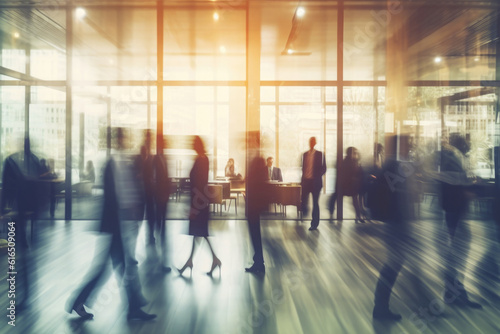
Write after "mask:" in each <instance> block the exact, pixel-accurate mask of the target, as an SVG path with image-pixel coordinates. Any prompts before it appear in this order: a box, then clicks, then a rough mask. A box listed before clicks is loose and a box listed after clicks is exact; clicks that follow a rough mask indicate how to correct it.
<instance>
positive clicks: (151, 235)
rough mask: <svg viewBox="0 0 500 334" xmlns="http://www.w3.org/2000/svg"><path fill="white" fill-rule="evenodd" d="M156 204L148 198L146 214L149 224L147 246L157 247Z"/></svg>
mask: <svg viewBox="0 0 500 334" xmlns="http://www.w3.org/2000/svg"><path fill="white" fill-rule="evenodd" d="M155 209H156V208H155V203H154V201H153V199H152V198H149V197H148V198H146V203H145V212H146V221H147V223H148V225H147V226H148V228H147V232H146V246H155V223H156V217H155V216H156V214H155V211H156V210H155Z"/></svg>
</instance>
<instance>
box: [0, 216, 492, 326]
mask: <svg viewBox="0 0 500 334" xmlns="http://www.w3.org/2000/svg"><path fill="white" fill-rule="evenodd" d="M465 223H466V224H468V225H469V226H470V228H471V232H472V239H471V250H470V253H469V256H468V262H467V263H468V265H467V268H466V275H465V276H466V277H465V285H466V287H467V288H468V290H469V291H470V293H471V299H474V300H476V301H479V302H480V303H481V304H482V305H483V306H484V308H483V310H471V309H465V308H454V307H446V308H444V307H443V305H442V303H441V302H440V301H441V297H442V290H443V282H442V279H441V277H442V274H441V268H442V263H441V260H440V256H439V254H440V253H441V252H442V251H441V249H442V243H443V242H444V241H445V240H446V235H445V234H444V233H443V231H442V223H441V222H440V221H435V220H427V221H418V222H415V223H413V224H412V227H413V235H414V236H415V240H414V243H412V244H409V245H408V246H407V250H408V253H409V257H408V260H407V262H406V264H405V267H404V269H403V270H402V271H401V273H400V275H399V277H398V280H397V282H396V285H395V288H394V295H393V298H392V300H391V308H392V309H393V310H394V311H397V312H399V313H401V314H402V315H403V320H402V321H400V322H397V323H385V322H379V321H373V320H372V317H371V311H372V308H373V290H374V287H375V284H376V279H377V276H378V271H379V269H380V268H381V266H382V264H383V262H384V261H385V259H386V253H385V247H384V244H383V241H382V238H381V237H382V236H383V234H384V233H385V231H386V228H387V226H385V225H383V224H381V223H376V222H373V223H367V224H355V223H354V222H353V221H352V220H345V221H344V222H343V223H341V222H333V223H330V222H329V221H328V220H323V221H321V224H320V226H319V230H318V231H314V232H310V231H308V230H307V228H308V227H309V224H308V223H307V222H303V223H301V222H300V221H290V220H266V221H263V222H262V233H263V244H264V258H265V261H266V266H267V267H266V269H267V271H266V274H265V275H264V276H255V275H252V274H247V273H245V272H244V267H245V266H247V265H249V264H251V257H252V249H251V245H250V241H249V236H248V232H247V224H246V221H244V220H215V221H212V222H211V225H210V228H211V233H212V235H213V237H212V238H211V240H212V241H213V244H214V247H215V250H216V252H217V254H218V256H219V257H220V258H221V260H222V276H221V277H219V276H218V274H215V275H214V277H213V278H210V277H209V276H207V275H206V274H205V272H206V271H207V270H208V269H209V267H210V264H211V259H210V256H209V250H208V248H207V245H206V243H205V242H204V244H203V246H202V247H201V248H200V249H199V251H198V252H197V255H196V257H195V262H194V270H193V273H192V276H190V275H189V273H187V274H186V273H185V274H184V277H183V276H179V275H178V273H176V272H175V271H174V272H172V273H170V274H166V275H165V274H162V273H160V272H158V271H157V270H156V267H155V265H154V262H153V263H151V262H150V261H149V262H148V261H147V259H146V257H145V251H144V249H145V247H144V233H143V232H144V231H143V230H141V234H140V235H139V243H138V245H137V258H138V261H139V266H140V273H141V280H142V284H143V292H144V294H145V296H146V297H147V298H148V299H149V301H150V303H149V304H148V305H147V306H146V307H145V308H144V309H145V310H146V311H147V312H151V313H156V314H157V315H158V318H157V319H156V320H154V321H150V322H142V323H141V322H139V323H129V322H127V320H126V310H125V308H124V303H123V302H122V297H121V295H120V290H119V288H118V285H117V282H116V280H115V279H114V278H111V279H110V280H109V281H108V283H107V284H106V285H105V286H104V287H103V288H102V289H101V291H100V294H99V295H98V296H97V298H96V302H95V304H94V305H93V307H92V311H93V312H94V313H95V318H94V320H91V321H81V320H80V319H79V318H78V317H77V316H75V315H69V314H66V313H65V312H64V311H63V308H64V303H65V301H66V299H67V298H68V296H69V295H70V293H71V292H72V291H73V290H74V289H75V288H77V287H78V286H79V284H80V283H81V281H82V280H83V279H84V276H85V273H86V272H87V270H88V269H89V267H90V265H91V263H92V259H93V254H94V251H95V249H96V244H102V242H104V239H105V238H104V237H103V236H99V235H98V234H97V233H96V232H95V230H96V229H97V222H93V221H70V222H65V221H40V222H38V223H37V227H36V230H35V243H34V245H33V248H32V250H33V254H34V262H35V265H36V270H33V271H34V273H33V274H34V276H36V277H37V279H36V283H35V286H34V288H33V290H34V295H35V296H36V297H35V298H34V301H33V304H32V307H31V309H30V310H28V311H26V312H24V313H22V314H19V315H18V317H17V321H16V328H15V329H13V328H11V327H10V326H8V325H7V320H6V317H5V315H2V317H1V318H0V319H1V320H0V333H10V332H13V333H14V332H18V333H51V334H62V333H144V334H146V333H147V334H149V333H284V334H292V333H421V332H425V333H499V332H500V323H499V322H498V315H499V311H500V283H499V281H498V277H499V273H498V270H497V261H499V256H498V254H500V252H499V247H498V244H497V242H496V241H495V237H496V235H497V234H496V230H495V225H494V224H493V223H492V222H489V221H467V222H465ZM186 231H187V221H168V231H167V235H168V240H169V248H170V250H169V257H170V259H169V261H170V263H171V265H172V266H175V267H179V266H181V265H182V264H183V261H185V260H186V258H187V256H188V253H189V250H190V246H191V237H190V236H187V235H185V234H184V233H185V232H186ZM1 261H2V268H6V265H5V263H6V257H5V255H2V257H1ZM4 273H5V271H4V270H2V274H3V276H2V277H1V282H2V283H1V284H0V287H1V289H0V305H3V306H2V309H3V310H4V311H3V313H5V312H6V311H5V308H4V306H6V305H7V304H6V303H7V284H6V281H5V274H4Z"/></svg>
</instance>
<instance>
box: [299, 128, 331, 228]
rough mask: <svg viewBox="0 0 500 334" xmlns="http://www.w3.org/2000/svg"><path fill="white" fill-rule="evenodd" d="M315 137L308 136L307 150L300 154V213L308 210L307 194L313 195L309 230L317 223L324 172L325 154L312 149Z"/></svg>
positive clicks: (316, 225)
mask: <svg viewBox="0 0 500 334" xmlns="http://www.w3.org/2000/svg"><path fill="white" fill-rule="evenodd" d="M314 146H316V137H311V138H309V147H310V149H309V151H307V152H305V153H304V154H303V155H302V181H301V185H302V215H306V214H307V211H308V205H307V204H308V203H307V202H308V200H309V194H312V197H313V210H312V220H311V227H310V228H309V231H313V230H317V229H318V225H319V204H318V200H319V192H320V191H321V188H322V187H323V175H324V174H325V173H326V163H325V156H324V154H323V153H322V152H320V151H316V150H315V149H314Z"/></svg>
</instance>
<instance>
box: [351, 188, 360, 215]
mask: <svg viewBox="0 0 500 334" xmlns="http://www.w3.org/2000/svg"><path fill="white" fill-rule="evenodd" d="M352 204H353V206H354V212H355V213H356V220H358V219H359V220H361V207H360V204H359V195H358V194H355V195H353V196H352Z"/></svg>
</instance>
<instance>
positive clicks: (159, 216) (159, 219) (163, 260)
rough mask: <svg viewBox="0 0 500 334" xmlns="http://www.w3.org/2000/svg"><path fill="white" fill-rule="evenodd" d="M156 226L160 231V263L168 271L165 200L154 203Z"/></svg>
mask: <svg viewBox="0 0 500 334" xmlns="http://www.w3.org/2000/svg"><path fill="white" fill-rule="evenodd" d="M156 209H157V212H156V227H157V229H158V230H159V233H160V252H161V253H160V264H161V266H162V267H163V268H164V269H166V270H167V271H170V267H168V266H167V240H166V238H167V235H166V233H167V232H166V225H165V219H166V211H167V203H166V202H158V203H157V205H156Z"/></svg>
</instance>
